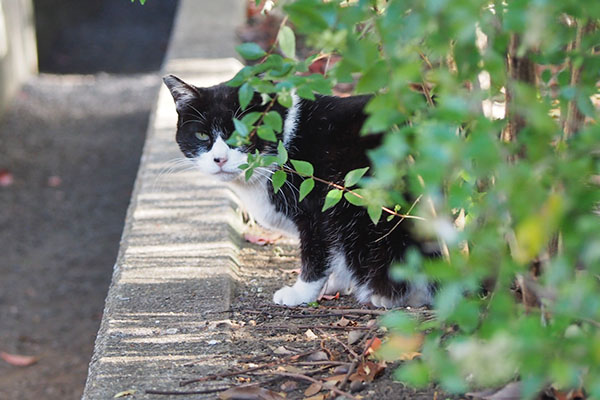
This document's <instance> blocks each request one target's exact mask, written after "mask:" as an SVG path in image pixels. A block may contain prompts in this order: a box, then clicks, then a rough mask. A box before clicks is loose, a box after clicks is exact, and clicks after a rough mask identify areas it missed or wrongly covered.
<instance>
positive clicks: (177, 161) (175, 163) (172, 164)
mask: <svg viewBox="0 0 600 400" xmlns="http://www.w3.org/2000/svg"><path fill="white" fill-rule="evenodd" d="M190 163H193V161H192V160H190V159H189V158H186V157H178V158H174V159H172V160H169V161H167V162H166V164H167V165H165V166H164V167H163V168H161V170H160V171H159V172H158V174H157V175H156V178H154V182H152V190H153V191H155V190H156V189H157V185H158V182H159V180H160V179H162V178H163V177H165V176H168V175H171V174H172V173H174V172H175V171H177V169H178V168H183V167H186V166H189V164H190ZM194 167H195V166H194ZM177 172H181V170H179V171H177ZM158 189H159V190H158V191H160V187H158Z"/></svg>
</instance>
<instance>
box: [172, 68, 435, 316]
mask: <svg viewBox="0 0 600 400" xmlns="http://www.w3.org/2000/svg"><path fill="white" fill-rule="evenodd" d="M175 79H176V78H174V77H167V78H165V82H166V83H167V86H169V88H170V89H171V93H172V94H173V97H174V98H175V101H176V102H178V106H177V109H178V113H179V121H178V125H177V126H178V130H177V143H178V144H179V146H180V148H181V150H182V152H183V153H184V154H185V155H186V156H187V157H194V156H196V155H197V154H198V153H200V152H204V151H207V150H208V149H209V148H210V143H203V144H201V143H199V142H198V140H196V139H195V137H194V132H196V131H215V129H213V128H214V127H215V126H217V127H219V128H220V129H221V130H222V135H223V136H225V138H228V137H229V136H230V135H231V133H232V132H233V130H234V126H233V123H232V117H233V116H234V115H236V113H237V118H238V119H241V117H242V116H243V114H244V113H240V111H239V103H238V95H237V89H236V88H231V87H228V86H226V85H224V84H222V85H218V86H214V87H211V88H203V89H199V88H196V87H192V86H189V88H190V89H186V88H185V87H182V86H181V85H182V84H183V82H181V83H179V82H180V81H176V80H175ZM186 90H187V92H186ZM190 90H192V91H193V92H190ZM182 91H183V93H184V94H185V96H184V97H185V98H184V99H182ZM188 92H189V93H188ZM369 99H370V96H352V97H345V98H340V97H331V96H321V95H316V99H315V100H314V101H310V100H305V99H299V100H298V103H297V105H296V107H297V110H298V115H297V118H296V127H295V132H294V134H293V135H292V136H290V137H291V139H289V138H288V139H289V141H288V143H287V145H286V148H287V151H288V154H289V158H290V159H295V160H304V161H308V162H310V163H311V164H312V165H313V167H314V176H316V177H319V178H322V179H325V180H327V181H331V182H335V183H340V184H343V179H344V176H345V175H346V173H347V172H348V171H350V170H353V169H356V168H362V167H366V166H369V165H370V161H369V158H368V156H367V151H368V150H371V149H374V148H376V147H378V146H379V145H380V143H381V140H382V136H381V135H366V136H365V135H361V134H360V129H361V127H362V125H363V123H364V121H365V119H366V115H365V113H364V111H363V110H364V107H365V105H366V103H367V102H368V101H369ZM183 100H185V101H183ZM265 107H266V105H261V101H260V97H258V96H255V98H254V99H253V101H252V102H251V104H250V106H249V107H248V109H247V111H248V110H250V111H262V110H264V108H265ZM272 109H273V110H275V111H277V112H279V113H280V114H281V116H282V119H283V120H284V121H285V120H286V118H287V117H288V112H289V111H288V109H286V108H285V107H282V106H280V105H278V104H275V105H274V106H273V108H272ZM247 111H246V112H247ZM198 112H201V114H202V115H203V116H204V117H203V118H198V117H197V115H198ZM288 119H289V118H288ZM280 136H281V135H280ZM280 138H281V137H280ZM213 141H214V139H213ZM256 148H258V149H259V150H260V151H261V152H262V153H265V154H266V153H270V154H275V153H276V150H275V148H276V144H273V143H270V142H265V141H263V140H259V139H258V138H256V137H254V138H253V139H252V144H251V145H250V146H246V147H245V148H243V149H241V151H243V152H251V151H254V149H256ZM289 167H290V168H292V166H291V165H289ZM287 179H288V182H289V183H291V185H287V184H286V185H284V186H283V187H282V188H281V190H280V191H279V192H278V193H274V191H273V190H272V187H270V185H266V186H265V190H267V191H268V199H269V201H270V202H271V205H272V206H273V207H274V209H275V210H277V211H278V212H279V213H281V214H283V215H285V216H286V217H287V218H288V219H289V220H291V221H293V224H294V225H295V226H296V228H297V230H298V233H299V237H300V248H301V258H302V269H301V276H300V278H301V279H302V280H303V281H305V282H315V281H319V282H322V281H323V278H324V277H325V276H327V274H328V273H330V272H331V265H332V259H333V255H334V254H337V255H338V260H339V255H340V254H342V255H343V257H345V263H346V266H347V270H345V272H344V270H343V269H342V270H341V271H338V273H349V274H351V277H352V281H353V284H354V287H355V289H354V290H355V291H357V292H358V297H359V299H360V300H361V301H363V302H368V301H370V300H371V296H372V295H377V296H380V297H382V298H386V299H388V301H386V302H384V303H382V304H377V305H386V306H391V305H406V304H410V305H420V304H422V303H427V302H429V300H430V296H429V294H426V295H425V296H423V297H421V300H417V301H416V303H420V304H413V303H415V301H413V300H411V299H409V298H408V297H409V292H410V286H409V284H408V283H407V282H394V281H393V280H392V279H391V278H390V276H389V268H390V266H391V265H392V264H393V263H394V262H395V261H402V260H403V258H404V256H405V254H406V251H407V249H409V248H410V247H414V248H416V249H418V250H420V251H421V252H424V253H425V252H426V250H425V249H424V248H423V246H422V245H421V243H420V242H419V241H418V240H417V239H416V238H415V236H414V235H413V233H412V228H413V224H412V223H411V222H410V221H409V220H405V221H403V222H402V223H401V224H399V225H398V226H397V227H396V228H395V229H393V230H392V228H393V227H394V226H395V225H396V222H397V219H394V220H392V221H391V222H388V221H386V218H385V215H384V218H382V219H381V221H380V222H379V223H378V224H377V225H375V224H373V222H371V219H370V218H369V216H368V214H367V211H366V209H365V208H363V207H357V206H354V205H351V204H349V203H348V202H346V201H345V200H342V201H340V202H339V203H338V204H337V205H336V206H334V207H332V208H330V209H329V210H326V211H325V212H322V211H321V208H322V207H323V202H324V199H325V195H326V193H327V192H328V191H329V190H330V189H331V187H329V186H327V185H325V184H323V183H318V182H317V183H316V185H315V187H314V189H313V191H312V192H311V193H310V194H309V195H308V196H307V197H306V198H305V199H304V200H303V201H302V202H298V196H299V193H298V191H297V188H299V187H300V184H301V183H302V180H303V178H301V177H299V176H297V175H295V174H290V173H288V175H287ZM259 222H260V221H259ZM425 289H426V291H429V290H430V288H429V287H428V288H425ZM284 303H285V301H284Z"/></svg>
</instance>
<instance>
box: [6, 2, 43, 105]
mask: <svg viewBox="0 0 600 400" xmlns="http://www.w3.org/2000/svg"><path fill="white" fill-rule="evenodd" d="M36 72H37V48H36V44H35V23H34V20H33V4H32V2H31V0H0V112H1V111H2V110H3V109H4V106H5V105H6V104H7V102H8V100H9V99H10V97H11V96H12V95H13V93H14V92H15V91H16V90H17V89H18V88H19V87H20V86H21V84H22V83H23V82H25V81H26V80H27V78H29V76H31V75H32V74H35V73H36Z"/></svg>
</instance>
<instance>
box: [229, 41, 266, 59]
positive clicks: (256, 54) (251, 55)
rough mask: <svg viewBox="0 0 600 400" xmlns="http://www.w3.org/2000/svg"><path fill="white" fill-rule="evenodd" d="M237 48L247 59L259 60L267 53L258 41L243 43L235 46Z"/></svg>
mask: <svg viewBox="0 0 600 400" xmlns="http://www.w3.org/2000/svg"><path fill="white" fill-rule="evenodd" d="M235 50H236V51H237V52H238V53H239V54H240V55H241V56H242V57H244V58H245V59H246V60H257V59H259V58H261V57H264V56H265V55H267V53H266V52H265V51H264V50H263V49H262V48H261V47H260V46H259V45H257V44H256V43H243V44H240V45H239V46H236V47H235Z"/></svg>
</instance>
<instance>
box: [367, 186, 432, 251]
mask: <svg viewBox="0 0 600 400" xmlns="http://www.w3.org/2000/svg"><path fill="white" fill-rule="evenodd" d="M421 197H423V195H422V194H420V195H419V197H417V199H416V200H415V201H414V202H413V203H412V205H411V206H410V208H409V209H408V211H407V212H406V214H407V215H408V214H410V212H411V211H412V209H413V208H415V206H416V205H417V203H418V202H419V200H421ZM404 218H405V217H402V218H400V220H399V221H398V222H396V225H394V226H393V227H392V229H390V230H389V231H388V232H386V234H385V235H383V236H382V237H380V238H379V239H377V240H375V243H377V242H379V241H380V240H383V239H385V237H386V236H388V235H389V234H390V233H392V232H393V231H394V229H396V228H397V227H398V226H399V225H400V224H401V223H402V221H404Z"/></svg>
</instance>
